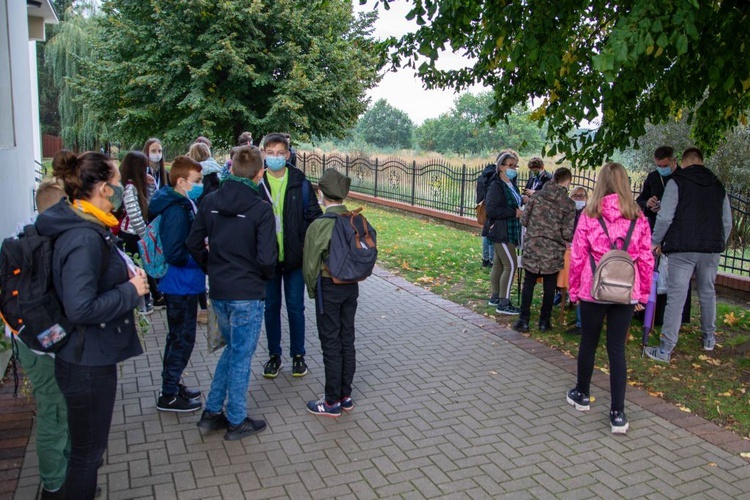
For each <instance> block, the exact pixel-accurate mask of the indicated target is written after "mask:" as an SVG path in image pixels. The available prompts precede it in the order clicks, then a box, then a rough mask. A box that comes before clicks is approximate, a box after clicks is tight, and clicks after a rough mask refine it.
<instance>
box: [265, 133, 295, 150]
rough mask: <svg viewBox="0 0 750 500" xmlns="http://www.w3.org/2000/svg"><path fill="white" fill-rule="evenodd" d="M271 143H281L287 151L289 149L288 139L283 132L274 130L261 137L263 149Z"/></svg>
mask: <svg viewBox="0 0 750 500" xmlns="http://www.w3.org/2000/svg"><path fill="white" fill-rule="evenodd" d="M271 144H283V145H284V147H285V148H286V150H287V152H288V151H289V141H287V140H286V137H284V134H279V133H278V132H274V133H272V134H268V135H267V136H265V137H264V138H263V149H265V148H267V147H268V146H270V145H271Z"/></svg>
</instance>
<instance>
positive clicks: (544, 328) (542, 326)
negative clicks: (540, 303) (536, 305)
mask: <svg viewBox="0 0 750 500" xmlns="http://www.w3.org/2000/svg"><path fill="white" fill-rule="evenodd" d="M550 330H552V322H551V321H550V320H548V319H543V320H540V321H539V331H540V332H548V331H550Z"/></svg>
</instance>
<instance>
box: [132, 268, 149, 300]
mask: <svg viewBox="0 0 750 500" xmlns="http://www.w3.org/2000/svg"><path fill="white" fill-rule="evenodd" d="M130 283H132V284H133V286H134V287H135V291H136V292H137V293H138V296H139V297H143V296H144V295H146V294H147V293H148V277H147V276H146V273H145V272H144V271H143V269H138V271H137V274H136V275H135V276H133V277H132V278H130Z"/></svg>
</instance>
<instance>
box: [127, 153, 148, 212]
mask: <svg viewBox="0 0 750 500" xmlns="http://www.w3.org/2000/svg"><path fill="white" fill-rule="evenodd" d="M146 168H148V158H147V157H146V155H144V154H143V153H141V152H140V151H130V152H129V153H128V154H126V155H125V158H123V159H122V163H120V176H121V179H120V180H121V181H122V185H123V186H126V185H127V184H128V183H129V182H130V183H132V184H133V186H135V190H136V192H137V193H138V205H139V206H140V207H141V213H142V214H143V215H144V216H148V183H147V182H146Z"/></svg>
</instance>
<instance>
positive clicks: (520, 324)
mask: <svg viewBox="0 0 750 500" xmlns="http://www.w3.org/2000/svg"><path fill="white" fill-rule="evenodd" d="M513 329H514V330H515V331H517V332H521V333H526V332H528V331H529V322H528V321H525V320H522V319H519V320H518V321H516V323H515V324H514V325H513Z"/></svg>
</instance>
